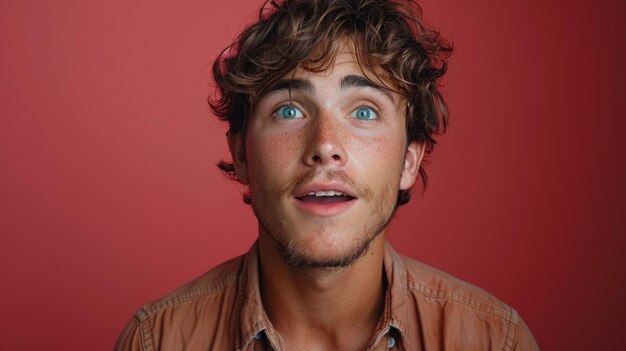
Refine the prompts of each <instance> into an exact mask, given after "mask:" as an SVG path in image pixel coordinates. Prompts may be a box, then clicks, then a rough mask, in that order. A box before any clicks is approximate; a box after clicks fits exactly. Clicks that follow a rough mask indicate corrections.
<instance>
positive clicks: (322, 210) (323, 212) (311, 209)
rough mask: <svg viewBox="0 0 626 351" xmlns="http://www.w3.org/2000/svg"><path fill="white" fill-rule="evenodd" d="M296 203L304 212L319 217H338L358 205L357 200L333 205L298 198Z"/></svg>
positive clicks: (295, 199)
mask: <svg viewBox="0 0 626 351" xmlns="http://www.w3.org/2000/svg"><path fill="white" fill-rule="evenodd" d="M294 201H295V203H296V206H298V208H300V209H301V210H302V211H304V212H306V213H308V214H310V215H313V216H317V217H334V216H338V215H340V214H342V213H344V212H346V211H347V210H348V209H350V208H351V207H352V206H354V204H356V199H351V200H348V201H343V202H336V203H331V204H318V203H313V202H305V201H302V200H299V199H297V198H294Z"/></svg>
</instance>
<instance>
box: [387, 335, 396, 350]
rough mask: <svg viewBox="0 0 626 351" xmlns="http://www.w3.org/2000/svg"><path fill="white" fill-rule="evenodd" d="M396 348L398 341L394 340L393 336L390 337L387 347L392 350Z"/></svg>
mask: <svg viewBox="0 0 626 351" xmlns="http://www.w3.org/2000/svg"><path fill="white" fill-rule="evenodd" d="M394 346H396V339H394V337H393V336H390V337H389V339H387V347H388V348H390V349H392V348H393V347H394Z"/></svg>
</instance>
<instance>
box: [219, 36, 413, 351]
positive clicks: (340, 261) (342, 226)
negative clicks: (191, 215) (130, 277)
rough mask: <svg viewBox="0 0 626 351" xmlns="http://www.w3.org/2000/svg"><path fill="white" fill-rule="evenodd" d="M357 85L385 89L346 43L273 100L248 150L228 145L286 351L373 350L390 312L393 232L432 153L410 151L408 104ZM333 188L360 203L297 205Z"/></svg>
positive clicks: (254, 127)
mask: <svg viewBox="0 0 626 351" xmlns="http://www.w3.org/2000/svg"><path fill="white" fill-rule="evenodd" d="M349 76H352V77H362V78H368V79H369V81H370V82H380V80H379V79H377V78H376V76H374V74H373V72H367V71H366V72H365V73H364V71H363V69H362V68H361V67H360V66H359V64H358V62H357V60H356V56H355V53H354V49H353V46H352V45H350V44H349V43H348V42H344V44H342V46H341V49H340V50H339V52H338V54H337V56H336V57H335V61H334V64H333V65H332V66H331V67H330V68H329V69H328V70H326V71H323V72H311V71H307V70H303V69H300V70H297V71H295V72H293V73H292V74H289V75H287V76H286V77H285V79H297V80H299V81H303V82H305V83H306V84H305V85H306V87H305V88H303V87H301V86H297V84H292V85H291V88H290V89H278V90H275V91H271V92H270V93H269V94H267V95H265V96H264V97H263V98H262V99H261V100H260V101H259V103H258V104H257V105H256V108H255V110H254V112H253V114H252V116H251V118H250V121H249V124H248V127H247V128H248V129H247V133H246V138H245V140H242V138H241V135H239V134H234V135H229V146H230V149H231V153H232V155H233V161H234V164H235V168H236V172H237V176H238V178H239V179H240V180H241V181H242V182H243V183H244V184H248V185H249V187H250V196H251V200H252V206H253V209H254V211H255V214H256V216H257V218H258V220H259V250H260V251H259V252H260V258H261V271H262V277H261V281H262V291H261V294H262V298H263V301H264V306H265V309H266V311H267V313H268V316H269V317H270V320H272V323H273V325H274V326H275V328H276V329H277V330H278V331H279V333H280V334H281V335H282V336H283V337H284V339H285V340H284V342H285V344H286V345H292V346H293V345H298V346H299V347H300V348H302V347H304V349H310V350H315V349H320V350H322V349H333V348H334V349H344V350H349V349H357V350H358V349H363V348H365V347H366V346H367V343H368V342H370V341H371V340H370V338H371V335H372V333H373V332H374V328H375V326H376V323H377V321H378V319H379V318H380V314H381V313H382V307H383V305H382V304H383V301H384V291H385V287H384V277H383V274H382V266H383V264H382V260H383V243H384V228H385V226H386V225H387V223H388V222H389V220H390V218H391V216H392V215H393V212H394V207H395V203H396V197H397V193H398V190H399V189H405V190H406V189H409V188H410V187H411V186H412V185H413V184H414V183H415V180H416V177H417V173H418V168H419V164H420V162H421V158H422V155H423V147H422V145H420V144H417V143H411V144H409V145H407V142H406V130H405V116H404V111H405V108H404V102H403V101H402V99H401V97H400V96H398V95H397V94H395V93H393V92H391V91H390V90H388V89H385V88H383V87H382V85H380V84H378V85H379V87H378V88H375V87H370V86H365V84H363V81H362V80H359V79H356V80H355V79H354V78H352V80H351V81H352V83H351V84H348V83H347V81H348V80H349V79H348V80H346V77H349ZM383 79H384V77H383ZM355 81H357V82H356V83H355ZM331 189H335V190H339V191H341V192H343V193H348V194H350V195H352V197H353V199H352V200H351V201H349V202H345V203H341V204H339V205H337V204H335V205H313V206H309V205H307V204H304V205H303V203H302V201H300V200H299V199H298V198H301V195H302V194H303V193H305V192H310V191H315V190H331ZM270 272H271V274H268V273H270ZM355 340H360V341H358V342H355ZM305 346H306V347H305ZM287 348H288V349H289V347H287Z"/></svg>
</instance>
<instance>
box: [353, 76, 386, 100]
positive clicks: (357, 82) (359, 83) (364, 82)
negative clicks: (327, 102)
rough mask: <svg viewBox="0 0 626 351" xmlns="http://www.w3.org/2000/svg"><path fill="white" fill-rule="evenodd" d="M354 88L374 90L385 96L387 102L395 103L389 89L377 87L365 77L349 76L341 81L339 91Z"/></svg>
mask: <svg viewBox="0 0 626 351" xmlns="http://www.w3.org/2000/svg"><path fill="white" fill-rule="evenodd" d="M355 87H356V88H372V89H375V90H377V91H379V92H381V93H383V94H384V95H385V96H387V97H388V98H389V100H391V101H392V102H393V103H395V102H396V100H395V99H394V98H393V95H392V94H391V90H390V89H389V88H387V87H384V86H382V85H378V84H376V83H374V82H372V81H371V80H369V79H367V78H365V77H362V76H355V75H349V76H345V77H343V78H342V79H341V89H349V88H355Z"/></svg>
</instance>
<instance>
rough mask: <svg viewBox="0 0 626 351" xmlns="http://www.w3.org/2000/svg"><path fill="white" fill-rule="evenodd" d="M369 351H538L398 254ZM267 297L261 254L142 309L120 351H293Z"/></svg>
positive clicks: (493, 308) (505, 319) (464, 289)
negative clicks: (261, 288) (261, 286)
mask: <svg viewBox="0 0 626 351" xmlns="http://www.w3.org/2000/svg"><path fill="white" fill-rule="evenodd" d="M384 269H385V273H386V278H387V283H388V288H387V294H386V303H385V308H384V313H383V316H382V318H381V320H380V322H379V325H378V328H377V331H376V333H375V334H374V335H372V339H371V343H370V347H369V349H368V350H426V351H434V350H498V351H502V350H518V351H521V350H538V349H539V348H538V347H537V344H536V343H535V340H534V339H533V337H532V335H531V333H530V331H529V330H528V328H527V327H526V325H525V324H524V322H523V321H522V320H521V319H520V317H519V315H518V314H517V312H515V310H513V309H512V308H510V307H508V306H507V305H505V304H504V303H502V302H500V301H499V300H497V299H496V298H494V297H493V296H491V295H489V294H488V293H486V292H485V291H483V290H481V289H479V288H476V287H474V286H472V285H469V284H467V283H464V282H462V281H460V280H457V279H455V278H453V277H451V276H449V275H447V274H445V273H442V272H440V271H438V270H436V269H434V268H431V267H429V266H427V265H424V264H422V263H419V262H416V261H414V260H411V259H409V258H406V257H403V256H400V255H399V254H397V253H396V252H395V251H394V249H393V248H392V247H391V245H390V244H389V243H388V242H386V243H385V258H384ZM283 345H284V344H283V341H282V338H281V336H280V335H279V334H278V333H277V331H276V330H275V329H274V328H273V327H272V323H270V321H269V319H268V317H267V315H266V314H265V311H264V310H263V304H262V302H261V297H260V293H259V265H258V248H257V245H256V244H255V245H253V246H252V248H251V249H250V251H248V253H246V254H245V255H243V256H240V257H238V258H235V259H232V260H230V261H227V262H225V263H223V264H221V265H219V266H217V267H215V268H213V269H211V270H210V271H208V272H207V273H205V274H204V275H202V276H200V277H199V278H197V279H195V280H193V281H191V282H189V283H187V284H186V285H184V286H182V287H181V288H179V289H178V290H176V291H174V292H173V293H171V294H169V295H168V296H166V297H164V298H162V299H160V300H158V301H156V302H153V303H151V304H148V305H146V306H144V307H143V308H141V309H140V310H139V311H138V312H137V313H136V315H135V316H134V318H133V319H132V320H131V321H130V322H129V323H128V325H127V326H126V328H125V329H124V331H123V332H122V334H121V335H120V338H119V340H118V342H117V345H116V350H146V351H148V350H220V351H224V350H246V351H248V350H285V347H284V346H283Z"/></svg>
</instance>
